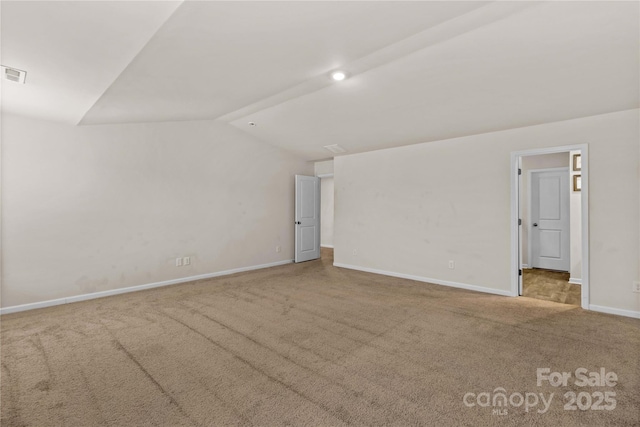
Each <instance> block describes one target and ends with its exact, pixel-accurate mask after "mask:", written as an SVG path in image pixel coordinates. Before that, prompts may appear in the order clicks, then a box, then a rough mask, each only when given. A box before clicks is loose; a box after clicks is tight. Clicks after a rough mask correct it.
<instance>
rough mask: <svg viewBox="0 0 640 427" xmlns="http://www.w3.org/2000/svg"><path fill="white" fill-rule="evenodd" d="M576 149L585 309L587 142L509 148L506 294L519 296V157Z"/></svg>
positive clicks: (586, 303) (585, 302)
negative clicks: (508, 279)
mask: <svg viewBox="0 0 640 427" xmlns="http://www.w3.org/2000/svg"><path fill="white" fill-rule="evenodd" d="M568 151H580V155H581V157H582V168H581V173H580V174H581V176H582V191H581V193H582V194H581V199H582V200H581V216H582V230H581V234H582V297H581V304H580V305H581V306H582V308H583V309H585V310H589V301H590V299H589V146H588V144H577V145H565V146H560V147H549V148H536V149H531V150H522V151H513V152H511V163H510V165H511V286H510V292H509V293H510V295H511V296H514V297H516V296H519V295H520V290H521V287H522V276H521V274H520V273H521V271H522V259H521V257H522V251H521V250H520V244H521V236H520V228H521V227H520V225H519V224H518V219H519V218H521V215H520V203H519V200H520V176H519V174H518V172H519V171H520V170H521V168H522V158H523V157H526V156H536V155H541V154H553V153H563V152H568Z"/></svg>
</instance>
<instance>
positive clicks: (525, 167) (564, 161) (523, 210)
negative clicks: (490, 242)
mask: <svg viewBox="0 0 640 427" xmlns="http://www.w3.org/2000/svg"><path fill="white" fill-rule="evenodd" d="M568 166H569V152H566V153H553V154H542V155H539V156H526V157H523V158H522V167H521V169H522V175H521V177H520V183H521V186H520V217H521V218H522V228H521V235H522V244H521V245H522V263H523V264H526V265H527V267H530V265H529V230H530V228H531V225H530V223H529V202H530V201H529V197H530V196H529V171H532V170H535V169H549V168H566V167H568ZM578 206H580V205H578Z"/></svg>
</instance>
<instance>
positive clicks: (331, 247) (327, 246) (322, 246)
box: [320, 245, 333, 249]
mask: <svg viewBox="0 0 640 427" xmlns="http://www.w3.org/2000/svg"><path fill="white" fill-rule="evenodd" d="M320 247H321V248H330V249H333V245H320Z"/></svg>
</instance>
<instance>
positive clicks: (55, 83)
mask: <svg viewBox="0 0 640 427" xmlns="http://www.w3.org/2000/svg"><path fill="white" fill-rule="evenodd" d="M180 3H181V2H179V1H163V2H141V1H133V2H129V1H122V2H114V1H87V2H83V1H73V2H72V1H68V2H65V1H61V2H57V1H53V2H50V1H42V2H40V1H2V2H0V11H1V26H0V30H1V32H2V38H1V42H2V45H1V49H0V55H1V57H0V59H1V61H2V65H6V66H9V67H13V68H17V69H20V70H26V71H27V84H25V85H18V84H14V83H8V82H6V83H5V82H2V111H3V112H11V113H15V114H21V115H26V116H32V117H37V118H41V119H47V120H55V121H61V122H66V123H71V124H77V123H78V122H79V121H80V120H81V119H82V117H83V116H84V115H85V113H86V112H87V110H89V109H90V108H91V106H92V105H93V104H94V103H95V102H96V101H97V100H98V99H99V98H100V96H102V94H103V93H104V91H105V90H106V89H107V88H108V87H109V85H111V83H112V82H113V81H114V80H115V79H116V78H117V77H118V75H119V74H120V73H121V72H122V70H124V69H125V68H126V66H127V65H128V64H129V63H130V62H131V60H132V59H133V58H135V56H136V55H137V54H138V52H140V50H141V49H142V48H143V47H144V46H145V44H146V43H147V42H148V41H149V39H150V38H151V37H152V36H153V34H154V33H155V32H156V31H157V30H158V28H160V26H162V24H163V23H164V22H165V21H166V20H167V19H168V18H169V17H170V16H171V14H172V13H173V12H174V11H175V10H176V8H177V7H178V6H179V5H180Z"/></svg>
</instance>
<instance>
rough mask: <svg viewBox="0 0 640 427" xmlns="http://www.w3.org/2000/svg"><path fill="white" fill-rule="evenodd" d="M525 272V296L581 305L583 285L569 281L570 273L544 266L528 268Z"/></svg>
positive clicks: (523, 279)
mask: <svg viewBox="0 0 640 427" xmlns="http://www.w3.org/2000/svg"><path fill="white" fill-rule="evenodd" d="M523 273H524V274H523V276H522V295H523V296H525V297H529V298H537V299H543V300H547V301H555V302H561V303H563V304H572V305H580V297H581V295H582V293H581V292H582V289H581V286H580V285H576V284H574V283H569V273H567V272H563V271H554V270H545V269H542V268H526V269H524V270H523Z"/></svg>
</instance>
